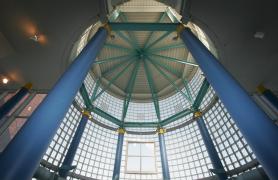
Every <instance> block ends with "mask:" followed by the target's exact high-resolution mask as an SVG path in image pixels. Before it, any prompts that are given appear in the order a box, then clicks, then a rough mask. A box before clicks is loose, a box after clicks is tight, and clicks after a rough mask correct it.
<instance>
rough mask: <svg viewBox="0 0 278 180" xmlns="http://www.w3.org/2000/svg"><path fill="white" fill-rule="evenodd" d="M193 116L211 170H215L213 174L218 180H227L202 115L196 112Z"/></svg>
mask: <svg viewBox="0 0 278 180" xmlns="http://www.w3.org/2000/svg"><path fill="white" fill-rule="evenodd" d="M194 116H195V118H198V120H197V125H198V128H199V130H200V133H201V136H202V139H203V141H204V144H205V146H206V149H207V152H208V155H209V158H210V160H211V163H212V166H213V169H214V170H215V171H214V172H215V173H216V175H217V176H218V178H219V179H220V180H226V179H228V177H227V174H226V172H225V169H224V166H223V165H222V162H221V160H220V158H219V156H218V153H217V151H216V149H215V147H214V145H213V141H212V139H211V137H210V135H209V132H208V129H207V127H206V125H205V122H204V119H203V117H202V113H201V112H200V111H197V112H195V113H194Z"/></svg>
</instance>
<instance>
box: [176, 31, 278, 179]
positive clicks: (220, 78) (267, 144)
mask: <svg viewBox="0 0 278 180" xmlns="http://www.w3.org/2000/svg"><path fill="white" fill-rule="evenodd" d="M181 38H182V39H183V41H184V43H185V44H186V47H187V48H188V49H189V51H190V52H191V54H192V56H193V57H194V59H195V60H196V62H197V63H198V64H199V67H200V68H201V69H202V71H203V72H204V74H205V76H206V78H207V80H208V81H209V83H210V84H211V86H212V87H213V88H214V90H215V91H216V93H217V95H218V96H219V98H220V99H221V101H222V102H223V104H224V105H225V107H226V108H227V110H228V111H229V113H230V114H231V116H232V118H233V119H234V121H235V122H236V124H237V126H238V127H239V129H240V131H241V133H242V134H243V136H244V137H245V139H246V141H247V142H248V144H249V146H250V147H251V148H252V150H253V152H254V153H255V155H256V157H257V159H258V160H259V162H260V163H261V165H262V166H263V168H264V170H265V171H266V173H267V174H268V176H269V177H270V178H272V179H278V171H277V167H278V153H277V152H278V143H277V139H278V127H277V126H276V125H275V124H274V123H273V122H272V121H271V120H270V119H269V117H268V116H267V115H266V114H265V113H264V112H263V111H262V110H261V109H260V108H259V107H258V106H257V104H256V103H255V102H254V101H253V100H252V99H251V97H250V96H249V95H248V93H247V92H245V90H244V89H243V88H242V87H241V86H240V84H239V83H238V82H237V81H236V80H235V79H234V78H233V77H232V76H231V75H230V74H229V72H227V70H225V68H224V67H223V66H222V65H221V64H220V63H219V61H218V60H217V59H216V58H215V57H214V56H213V54H212V53H211V52H210V51H209V50H208V49H207V48H206V47H205V46H204V45H203V44H202V42H201V41H200V40H199V39H198V38H197V37H196V36H195V35H194V34H193V33H192V32H191V31H190V29H188V28H185V30H183V31H182V32H181Z"/></svg>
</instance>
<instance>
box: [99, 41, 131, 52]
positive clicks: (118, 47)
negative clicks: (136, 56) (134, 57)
mask: <svg viewBox="0 0 278 180" xmlns="http://www.w3.org/2000/svg"><path fill="white" fill-rule="evenodd" d="M104 47H106V48H113V49H119V50H122V51H126V52H130V53H134V50H133V49H130V48H127V47H123V46H119V45H116V44H111V43H105V44H104Z"/></svg>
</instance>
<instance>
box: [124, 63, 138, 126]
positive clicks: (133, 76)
mask: <svg viewBox="0 0 278 180" xmlns="http://www.w3.org/2000/svg"><path fill="white" fill-rule="evenodd" d="M139 65H140V62H139V61H138V60H137V61H136V64H135V66H134V68H133V71H132V74H131V76H130V79H129V82H128V85H127V87H126V91H127V92H126V93H127V94H126V97H125V100H124V105H123V113H122V121H124V119H125V117H126V114H127V110H128V106H129V102H130V100H131V96H132V92H133V88H134V84H135V80H136V77H137V74H138V70H139Z"/></svg>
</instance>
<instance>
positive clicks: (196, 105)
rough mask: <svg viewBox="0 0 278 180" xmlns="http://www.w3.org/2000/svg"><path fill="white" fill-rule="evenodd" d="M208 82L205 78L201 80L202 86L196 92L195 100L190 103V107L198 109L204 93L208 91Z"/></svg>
mask: <svg viewBox="0 0 278 180" xmlns="http://www.w3.org/2000/svg"><path fill="white" fill-rule="evenodd" d="M209 86H210V85H209V82H208V81H207V79H206V78H205V79H204V80H203V83H202V86H201V88H200V90H199V92H198V94H197V97H196V98H195V101H194V103H193V105H192V107H193V108H194V109H195V110H198V109H199V107H200V105H201V102H202V101H203V99H204V97H205V95H206V94H207V92H208V89H209Z"/></svg>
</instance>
